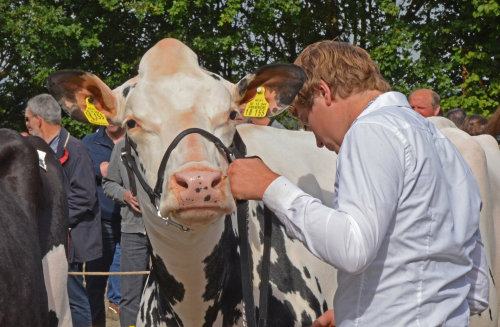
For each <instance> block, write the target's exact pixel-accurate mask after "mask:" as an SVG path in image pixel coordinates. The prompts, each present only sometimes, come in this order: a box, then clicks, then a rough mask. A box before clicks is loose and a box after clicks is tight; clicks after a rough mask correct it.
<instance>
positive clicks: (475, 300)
mask: <svg viewBox="0 0 500 327" xmlns="http://www.w3.org/2000/svg"><path fill="white" fill-rule="evenodd" d="M475 239H476V247H475V248H474V250H473V251H472V269H471V270H470V271H469V273H468V274H467V275H466V277H467V279H468V280H469V282H470V285H471V287H470V290H469V293H468V294H467V302H468V303H469V309H470V314H471V315H475V314H479V313H481V312H483V311H484V310H486V309H487V308H488V301H489V295H490V292H489V291H490V281H489V279H488V264H487V262H486V256H485V254H484V245H483V242H482V240H481V234H480V232H479V229H478V230H477V233H476V235H475Z"/></svg>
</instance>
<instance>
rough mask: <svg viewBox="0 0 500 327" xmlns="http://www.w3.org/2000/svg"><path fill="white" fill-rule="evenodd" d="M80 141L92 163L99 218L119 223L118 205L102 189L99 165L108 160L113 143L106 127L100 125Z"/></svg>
mask: <svg viewBox="0 0 500 327" xmlns="http://www.w3.org/2000/svg"><path fill="white" fill-rule="evenodd" d="M82 143H83V144H84V145H85V146H86V147H87V150H89V153H90V157H91V158H92V161H93V163H94V173H95V177H96V183H97V196H98V198H99V205H100V206H101V219H102V220H106V221H110V222H113V223H117V224H120V220H121V216H120V205H118V204H117V203H116V202H115V201H113V200H111V199H110V198H108V197H107V196H106V195H104V192H103V191H102V174H101V168H100V165H101V163H102V162H103V161H107V162H109V158H110V157H111V151H113V146H114V143H113V141H112V140H111V138H110V137H109V136H108V134H106V127H104V126H102V127H100V128H99V129H98V130H97V132H95V133H92V134H89V135H86V136H85V137H84V138H83V139H82Z"/></svg>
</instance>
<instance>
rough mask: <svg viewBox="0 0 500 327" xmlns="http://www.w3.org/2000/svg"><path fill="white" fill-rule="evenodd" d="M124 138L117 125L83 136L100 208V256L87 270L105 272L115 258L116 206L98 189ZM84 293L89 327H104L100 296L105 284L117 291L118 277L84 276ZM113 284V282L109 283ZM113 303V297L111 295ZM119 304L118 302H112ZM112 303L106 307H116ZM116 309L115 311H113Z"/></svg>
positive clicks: (119, 221)
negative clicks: (91, 325) (87, 299)
mask: <svg viewBox="0 0 500 327" xmlns="http://www.w3.org/2000/svg"><path fill="white" fill-rule="evenodd" d="M124 136H125V130H124V129H123V128H121V127H120V126H116V125H113V124H109V125H108V126H101V127H99V129H97V131H96V132H95V133H92V134H89V135H86V136H85V137H84V138H83V139H82V143H83V144H84V145H85V146H86V147H87V149H88V151H89V153H90V156H91V157H92V162H93V167H94V173H95V180H96V183H97V195H98V197H99V205H100V207H101V229H102V242H103V249H102V250H103V251H102V257H100V258H99V259H96V260H92V261H89V262H87V266H86V270H87V271H93V272H94V271H96V272H103V271H109V270H110V267H111V264H112V262H113V257H114V255H115V250H116V247H117V245H118V244H119V243H120V224H121V216H120V205H119V204H117V203H116V202H115V201H113V200H112V199H110V198H108V197H106V196H105V195H104V192H103V190H102V179H103V177H105V176H106V174H107V172H108V165H109V158H110V157H111V151H113V147H114V145H115V143H117V142H118V141H119V140H121V139H122V138H123V137H124ZM86 282H87V284H86V288H87V294H88V296H89V302H90V309H91V312H92V324H93V326H106V312H105V305H104V293H105V291H106V284H108V291H109V290H110V289H111V290H112V291H113V292H118V296H119V292H120V279H119V276H111V277H110V278H109V283H108V276H87V278H86ZM113 282H114V283H113ZM115 301H116V295H115ZM116 304H119V301H118V302H117V303H116ZM116 304H115V303H114V302H111V303H110V307H111V308H113V309H115V308H117V306H116ZM115 310H117V309H115Z"/></svg>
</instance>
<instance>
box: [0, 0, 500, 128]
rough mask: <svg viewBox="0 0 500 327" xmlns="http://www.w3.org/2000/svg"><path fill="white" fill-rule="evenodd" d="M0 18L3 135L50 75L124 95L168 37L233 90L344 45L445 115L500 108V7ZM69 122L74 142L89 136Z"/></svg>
mask: <svg viewBox="0 0 500 327" xmlns="http://www.w3.org/2000/svg"><path fill="white" fill-rule="evenodd" d="M0 10H1V11H2V15H0V46H1V47H0V94H1V96H0V127H9V128H13V129H16V130H19V131H20V130H23V129H24V128H25V127H24V121H23V114H22V111H23V110H24V107H25V103H26V101H27V100H28V99H29V98H30V97H32V96H34V95H36V94H39V93H42V92H46V89H45V87H44V84H45V80H46V78H47V76H48V75H49V74H50V73H51V72H53V71H55V70H59V69H65V68H72V69H81V70H86V71H90V72H93V73H95V74H97V75H98V76H100V77H101V78H102V79H103V80H104V81H105V82H106V83H107V84H108V85H110V86H111V87H114V86H118V85H120V84H121V83H123V82H124V81H126V80H127V79H129V78H131V77H133V76H134V75H136V74H137V68H138V64H139V61H140V58H141V57H142V55H143V54H144V53H145V52H146V51H147V49H149V48H150V47H151V46H153V45H154V44H155V43H156V42H158V41H159V40H160V39H162V38H164V37H176V38H178V39H180V40H182V41H183V42H185V43H186V44H187V45H188V46H190V47H191V48H192V49H193V50H194V51H195V52H196V53H197V54H198V57H199V61H200V64H201V65H202V66H203V67H205V68H206V69H208V70H211V71H213V72H216V73H218V74H220V75H222V76H224V77H225V78H226V79H228V80H230V81H233V82H236V81H238V80H239V79H240V78H242V77H243V76H245V75H246V74H247V73H249V72H252V71H253V70H255V68H256V67H258V66H260V65H263V64H267V63H271V62H293V61H294V59H295V58H296V57H297V55H298V54H299V53H300V51H302V50H303V49H304V48H305V47H306V46H307V45H308V44H311V43H313V42H316V41H319V40H323V39H334V38H336V39H338V40H343V41H348V42H351V43H354V44H357V45H359V46H361V47H364V48H366V49H367V50H368V51H369V52H370V54H371V55H372V57H373V58H374V60H375V61H376V62H377V63H378V65H379V66H380V69H381V72H382V74H383V75H384V76H385V77H386V78H387V80H388V81H389V82H390V83H391V85H393V88H394V89H395V90H398V91H401V92H403V93H405V94H409V93H410V92H411V91H412V90H413V89H416V88H420V87H428V88H432V89H434V90H436V91H437V92H438V93H439V94H440V95H441V97H442V107H443V109H445V110H448V109H450V108H453V107H462V108H464V109H465V110H466V111H467V112H469V113H479V114H482V115H485V116H489V114H490V113H491V112H493V111H494V110H495V108H496V107H497V106H498V104H499V103H500V63H499V59H500V58H499V56H500V40H499V38H500V24H498V21H499V17H500V2H499V0H470V1H452V0H439V1H431V0H418V1H417V0H402V1H397V2H396V1H393V0H370V1H366V0H361V1H356V2H352V1H332V0H325V1H308V0H253V1H250V0H204V1H201V0H167V1H160V0H134V1H132V0H125V1H118V0H89V1H85V2H81V1H72V0H59V1H53V0H37V1H35V0H24V1H15V2H14V1H1V2H0ZM279 119H280V121H282V122H283V123H284V124H285V125H287V126H288V127H294V128H295V127H296V126H297V125H294V124H296V123H294V121H293V120H292V119H291V118H289V117H288V116H287V114H283V116H280V118H279ZM65 124H67V125H66V126H68V128H69V129H70V132H71V133H72V134H73V135H77V136H80V135H83V134H84V133H87V131H90V130H91V127H90V128H87V127H83V126H80V125H78V124H76V123H74V124H73V123H72V122H69V121H68V119H65Z"/></svg>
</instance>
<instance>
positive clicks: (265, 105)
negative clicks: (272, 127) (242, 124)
mask: <svg viewBox="0 0 500 327" xmlns="http://www.w3.org/2000/svg"><path fill="white" fill-rule="evenodd" d="M265 93H266V89H265V88H264V87H263V86H259V87H258V88H257V94H256V95H255V98H253V99H252V101H250V102H249V103H247V106H246V107H245V112H244V113H243V116H245V117H266V114H267V109H269V102H267V100H266V97H265V96H264V94H265Z"/></svg>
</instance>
